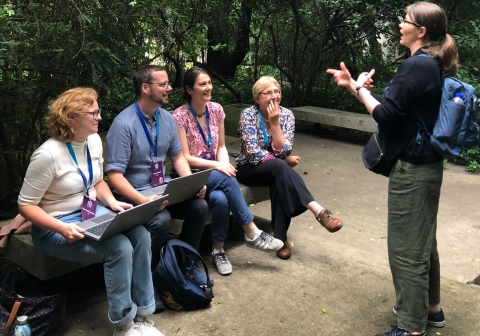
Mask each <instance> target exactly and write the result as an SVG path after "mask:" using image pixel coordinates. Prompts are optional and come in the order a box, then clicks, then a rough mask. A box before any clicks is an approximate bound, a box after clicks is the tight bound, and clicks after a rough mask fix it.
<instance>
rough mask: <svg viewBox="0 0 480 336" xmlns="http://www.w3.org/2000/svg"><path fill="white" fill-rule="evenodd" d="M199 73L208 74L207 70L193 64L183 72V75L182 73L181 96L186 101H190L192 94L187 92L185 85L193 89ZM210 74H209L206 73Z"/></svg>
mask: <svg viewBox="0 0 480 336" xmlns="http://www.w3.org/2000/svg"><path fill="white" fill-rule="evenodd" d="M201 74H206V75H208V72H207V70H205V69H202V68H200V67H198V66H194V67H192V68H190V69H188V70H187V71H186V72H185V75H183V93H182V98H183V99H185V101H186V102H187V103H190V102H191V101H192V96H191V95H190V93H188V92H187V87H188V88H190V89H193V87H194V86H195V81H196V80H197V77H198V76H200V75H201ZM208 76H210V75H208Z"/></svg>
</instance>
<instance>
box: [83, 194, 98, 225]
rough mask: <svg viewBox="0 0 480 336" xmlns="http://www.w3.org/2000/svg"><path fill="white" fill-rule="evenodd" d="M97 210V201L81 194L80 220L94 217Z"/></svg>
mask: <svg viewBox="0 0 480 336" xmlns="http://www.w3.org/2000/svg"><path fill="white" fill-rule="evenodd" d="M96 211H97V201H94V200H92V199H90V198H88V197H87V196H83V202H82V221H86V220H89V219H91V218H94V217H95V212H96Z"/></svg>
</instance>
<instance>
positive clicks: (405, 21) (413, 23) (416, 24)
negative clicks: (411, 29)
mask: <svg viewBox="0 0 480 336" xmlns="http://www.w3.org/2000/svg"><path fill="white" fill-rule="evenodd" d="M402 22H403V23H410V24H411V25H414V26H415V27H417V28H420V27H422V25H419V24H418V23H416V22H412V21H408V20H405V19H403V20H402Z"/></svg>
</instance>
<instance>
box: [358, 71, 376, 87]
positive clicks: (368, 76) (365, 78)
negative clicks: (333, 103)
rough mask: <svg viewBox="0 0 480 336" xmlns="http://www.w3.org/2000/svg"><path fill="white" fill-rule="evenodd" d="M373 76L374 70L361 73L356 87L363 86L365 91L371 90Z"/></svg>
mask: <svg viewBox="0 0 480 336" xmlns="http://www.w3.org/2000/svg"><path fill="white" fill-rule="evenodd" d="M374 74H375V69H372V70H370V72H362V73H361V74H360V75H359V76H358V78H357V83H358V85H363V86H365V87H366V88H367V89H372V88H373V79H372V77H373V75H374Z"/></svg>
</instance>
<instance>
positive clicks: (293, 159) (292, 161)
mask: <svg viewBox="0 0 480 336" xmlns="http://www.w3.org/2000/svg"><path fill="white" fill-rule="evenodd" d="M285 162H286V163H287V164H288V165H289V166H290V167H292V168H293V167H295V166H296V165H298V163H299V162H300V156H295V155H292V156H287V157H286V158H285Z"/></svg>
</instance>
